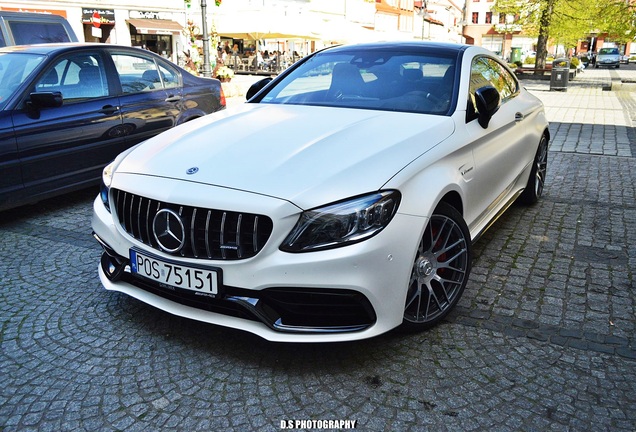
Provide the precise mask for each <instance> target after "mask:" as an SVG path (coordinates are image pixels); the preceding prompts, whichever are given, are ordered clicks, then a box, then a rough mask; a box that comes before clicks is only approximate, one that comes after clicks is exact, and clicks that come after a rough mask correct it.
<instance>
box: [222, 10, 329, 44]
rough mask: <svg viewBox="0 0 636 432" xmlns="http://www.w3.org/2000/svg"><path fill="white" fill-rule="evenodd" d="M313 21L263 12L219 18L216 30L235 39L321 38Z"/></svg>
mask: <svg viewBox="0 0 636 432" xmlns="http://www.w3.org/2000/svg"><path fill="white" fill-rule="evenodd" d="M312 24H313V23H310V22H308V21H307V20H303V19H301V18H300V17H295V18H291V17H266V16H262V15H261V14H259V15H256V14H242V15H240V16H222V17H218V18H217V22H216V23H215V25H214V30H216V33H218V34H219V35H221V36H227V37H231V38H235V39H248V40H260V39H305V40H319V39H320V35H319V34H317V32H316V31H315V30H314V29H313V27H314V26H313V25H312Z"/></svg>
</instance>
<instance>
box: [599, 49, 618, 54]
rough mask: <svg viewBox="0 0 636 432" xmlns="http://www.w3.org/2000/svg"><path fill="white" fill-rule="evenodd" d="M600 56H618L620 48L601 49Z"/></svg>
mask: <svg viewBox="0 0 636 432" xmlns="http://www.w3.org/2000/svg"><path fill="white" fill-rule="evenodd" d="M598 53H599V54H616V55H618V48H601V50H600V51H599V52H598Z"/></svg>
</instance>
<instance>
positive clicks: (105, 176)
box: [99, 161, 115, 211]
mask: <svg viewBox="0 0 636 432" xmlns="http://www.w3.org/2000/svg"><path fill="white" fill-rule="evenodd" d="M114 170H115V162H114V161H113V162H111V163H109V164H108V165H106V166H105V167H104V169H103V171H102V186H101V189H100V191H99V196H100V197H101V198H102V202H103V203H104V207H106V210H108V211H110V202H109V201H108V191H109V190H110V184H111V182H112V181H113V171H114Z"/></svg>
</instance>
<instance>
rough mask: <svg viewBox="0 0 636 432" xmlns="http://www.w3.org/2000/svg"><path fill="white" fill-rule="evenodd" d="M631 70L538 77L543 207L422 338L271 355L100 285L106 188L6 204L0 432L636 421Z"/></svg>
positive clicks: (2, 217) (509, 236) (516, 215)
mask: <svg viewBox="0 0 636 432" xmlns="http://www.w3.org/2000/svg"><path fill="white" fill-rule="evenodd" d="M629 72H630V71H623V70H622V69H621V71H620V73H621V74H628V73H629ZM615 74H616V72H614V71H606V70H598V71H597V70H590V71H586V72H585V73H584V74H583V77H577V78H576V79H575V82H572V83H571V86H570V88H569V89H568V91H567V92H564V93H561V92H550V91H549V87H548V85H549V83H547V84H546V83H545V82H528V83H526V85H527V87H528V88H529V89H530V90H531V91H532V92H533V93H535V94H537V95H538V96H539V97H540V98H541V99H543V100H544V102H545V104H546V108H547V112H548V116H549V118H550V119H551V120H552V124H551V131H552V134H553V140H552V143H551V152H550V155H549V156H550V166H549V176H548V182H547V186H546V190H545V195H544V198H543V200H542V201H541V202H540V203H539V204H538V205H536V206H533V207H529V208H525V207H521V206H513V207H512V208H511V209H510V210H509V211H508V212H507V213H506V214H505V215H504V216H503V217H502V218H501V219H500V220H499V221H498V222H497V223H496V224H495V226H493V228H492V229H491V230H490V231H488V232H487V233H486V235H485V236H484V237H483V238H482V239H480V241H479V242H478V243H477V244H476V247H475V249H476V259H475V262H474V270H473V274H472V276H471V279H470V281H469V284H468V287H467V289H466V293H465V295H464V297H463V298H462V300H461V302H460V304H459V307H458V308H457V309H456V310H455V311H454V312H453V313H452V314H451V316H450V317H449V318H448V320H447V322H445V323H444V324H442V325H440V326H438V327H436V328H434V329H432V330H430V331H428V332H425V333H420V334H406V335H405V334H400V333H390V334H387V335H384V336H381V337H378V338H375V339H371V340H366V341H361V342H356V343H346V344H321V345H296V344H274V343H268V342H266V341H263V340H261V339H259V338H257V337H255V336H252V335H250V334H247V333H242V332H238V331H233V330H229V329H224V328H220V327H214V326H211V325H206V324H203V323H199V322H195V321H189V320H186V319H181V318H178V317H174V316H171V315H168V314H166V313H164V312H161V311H159V310H156V309H153V308H151V307H149V306H146V305H145V304H142V303H140V302H138V301H136V300H134V299H131V298H129V297H126V296H124V295H121V294H118V293H111V292H106V291H105V290H104V289H102V288H101V286H100V283H99V281H98V278H97V273H96V268H97V262H98V258H99V255H100V250H99V247H98V246H97V244H96V243H95V242H94V241H93V240H92V238H91V236H90V233H91V229H90V214H91V203H92V199H93V197H94V196H95V195H96V193H97V191H96V190H91V189H89V190H87V191H82V192H79V193H75V194H71V195H68V196H66V197H64V198H63V199H58V200H51V201H46V202H42V203H40V204H37V205H34V206H29V207H23V208H20V209H17V210H13V211H8V212H4V213H0V238H1V239H2V241H1V242H0V287H1V288H2V290H1V291H0V299H1V301H0V370H1V371H2V373H1V374H0V430H2V431H30V430H33V431H35V430H37V431H70V430H87V431H103V430H122V431H123V430H125V431H150V430H152V431H156V430H184V431H186V430H187V431H194V430H205V431H211V430H215V431H216V430H240V431H247V430H259V431H261V430H262V431H276V430H280V428H281V422H282V421H286V420H354V421H356V422H357V423H356V428H357V430H364V431H367V430H369V431H402V430H412V431H420V430H421V431H427V430H430V431H445V430H448V431H465V430H467V431H481V430H497V431H517V430H524V431H592V430H594V431H634V430H636V328H635V327H636V311H635V307H636V302H635V289H634V288H635V284H634V269H636V246H635V245H636V190H635V184H636V181H635V177H636V158H634V155H636V151H635V147H634V144H635V140H634V136H633V120H634V117H633V116H634V115H635V113H636V110H634V105H635V103H634V99H633V98H634V94H633V93H629V92H627V91H626V89H625V88H622V87H620V86H617V87H616V88H613V89H612V90H611V91H606V90H605V91H604V90H603V87H607V86H608V83H609V84H610V85H611V84H612V82H613V81H612V79H613V78H614V81H615V80H616V79H615ZM619 78H620V76H619ZM292 425H293V424H292ZM299 425H300V426H303V424H299ZM307 425H308V424H304V426H307ZM319 425H323V426H324V425H328V423H325V424H322V423H314V424H311V425H310V426H319Z"/></svg>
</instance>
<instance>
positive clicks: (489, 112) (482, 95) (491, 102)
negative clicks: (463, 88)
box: [475, 86, 500, 129]
mask: <svg viewBox="0 0 636 432" xmlns="http://www.w3.org/2000/svg"><path fill="white" fill-rule="evenodd" d="M499 98H500V97H499V92H498V91H497V89H496V88H494V87H492V86H486V87H482V88H480V89H478V90H477V91H476V92H475V104H476V105H477V111H478V112H479V117H478V118H477V121H478V122H479V125H480V126H481V127H483V128H484V129H486V128H487V127H488V123H489V122H490V119H491V118H492V116H493V115H495V113H496V112H497V110H498V109H499Z"/></svg>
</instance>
